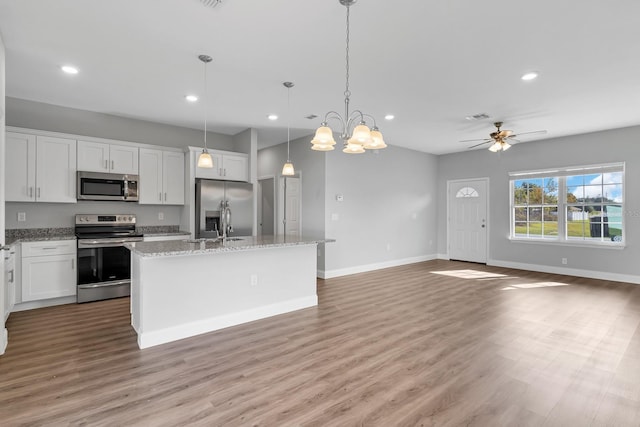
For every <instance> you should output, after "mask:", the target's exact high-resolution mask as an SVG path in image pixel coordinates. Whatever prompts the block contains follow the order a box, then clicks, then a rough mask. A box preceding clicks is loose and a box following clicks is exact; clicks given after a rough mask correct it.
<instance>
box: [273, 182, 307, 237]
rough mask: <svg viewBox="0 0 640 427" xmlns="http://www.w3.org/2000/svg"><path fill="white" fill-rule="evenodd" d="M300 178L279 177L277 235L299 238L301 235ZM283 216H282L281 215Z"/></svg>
mask: <svg viewBox="0 0 640 427" xmlns="http://www.w3.org/2000/svg"><path fill="white" fill-rule="evenodd" d="M301 184H302V183H301V178H300V177H299V176H295V177H280V188H279V191H278V199H279V200H278V202H279V203H278V206H279V207H280V209H278V211H279V212H278V234H285V235H287V236H300V235H301V234H302V188H301ZM283 214H284V215H283Z"/></svg>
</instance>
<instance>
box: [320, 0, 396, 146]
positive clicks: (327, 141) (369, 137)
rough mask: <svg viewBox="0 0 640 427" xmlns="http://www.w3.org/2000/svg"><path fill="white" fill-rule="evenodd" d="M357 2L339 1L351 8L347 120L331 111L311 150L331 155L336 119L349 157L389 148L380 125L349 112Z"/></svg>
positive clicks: (346, 93)
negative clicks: (353, 20) (352, 32)
mask: <svg viewBox="0 0 640 427" xmlns="http://www.w3.org/2000/svg"><path fill="white" fill-rule="evenodd" d="M356 1H357V0H339V2H340V4H342V5H343V6H345V7H346V8H347V25H346V27H347V39H346V45H347V48H346V70H347V73H346V85H345V90H344V116H341V115H340V114H339V113H337V112H335V111H329V112H328V113H327V114H326V115H325V116H324V121H323V122H322V123H321V124H320V127H319V128H318V129H317V130H316V134H315V137H314V138H313V140H312V141H311V144H312V146H311V149H312V150H316V151H331V150H333V149H334V147H333V146H334V145H336V141H335V140H334V139H333V130H331V128H330V127H329V125H328V121H329V119H336V120H338V121H339V122H340V124H341V130H340V139H342V141H343V143H344V149H343V150H342V152H344V153H349V154H359V153H364V152H365V150H379V149H382V148H385V147H386V146H387V144H385V143H384V139H383V138H382V133H381V132H380V130H379V129H378V127H377V126H376V121H375V119H374V118H373V117H371V116H370V115H368V114H364V113H363V112H362V111H360V110H354V111H351V112H349V101H350V98H351V91H350V90H349V37H350V31H349V27H350V25H349V9H350V8H351V6H352V5H354V4H355V3H356ZM365 117H368V118H371V119H373V128H371V129H369V127H368V126H367V124H366V123H365V120H364V119H365Z"/></svg>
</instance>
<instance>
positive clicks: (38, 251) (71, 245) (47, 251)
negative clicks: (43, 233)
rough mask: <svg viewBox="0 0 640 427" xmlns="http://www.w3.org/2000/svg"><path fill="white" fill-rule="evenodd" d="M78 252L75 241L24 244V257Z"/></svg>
mask: <svg viewBox="0 0 640 427" xmlns="http://www.w3.org/2000/svg"><path fill="white" fill-rule="evenodd" d="M75 252H76V241H75V240H51V241H45V242H24V243H22V257H23V258H25V257H32V256H46V255H64V254H74V253H75Z"/></svg>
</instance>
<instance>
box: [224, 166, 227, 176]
mask: <svg viewBox="0 0 640 427" xmlns="http://www.w3.org/2000/svg"><path fill="white" fill-rule="evenodd" d="M224 176H227V168H224Z"/></svg>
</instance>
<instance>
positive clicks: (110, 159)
mask: <svg viewBox="0 0 640 427" xmlns="http://www.w3.org/2000/svg"><path fill="white" fill-rule="evenodd" d="M78 170H80V171H86V172H105V173H118V174H129V175H138V147H131V146H126V145H117V144H107V143H103V142H93V141H91V142H90V141H81V140H79V141H78Z"/></svg>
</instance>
